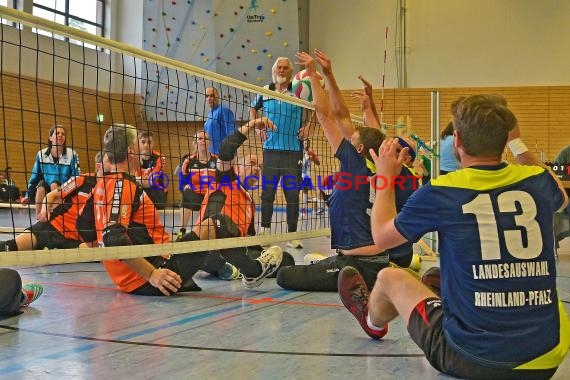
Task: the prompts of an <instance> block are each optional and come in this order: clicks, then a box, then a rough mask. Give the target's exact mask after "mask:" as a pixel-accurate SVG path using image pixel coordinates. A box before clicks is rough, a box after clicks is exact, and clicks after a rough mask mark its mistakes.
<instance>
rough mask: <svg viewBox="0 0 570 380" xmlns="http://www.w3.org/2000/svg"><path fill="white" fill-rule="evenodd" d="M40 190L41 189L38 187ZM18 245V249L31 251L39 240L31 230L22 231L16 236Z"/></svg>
mask: <svg viewBox="0 0 570 380" xmlns="http://www.w3.org/2000/svg"><path fill="white" fill-rule="evenodd" d="M38 190H39V189H38ZM14 240H15V241H16V245H17V246H18V251H29V250H32V249H34V247H35V246H36V244H37V242H38V240H37V239H36V235H34V234H33V233H31V232H22V233H21V234H19V235H18V236H16V239H14Z"/></svg>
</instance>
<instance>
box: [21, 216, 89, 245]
mask: <svg viewBox="0 0 570 380" xmlns="http://www.w3.org/2000/svg"><path fill="white" fill-rule="evenodd" d="M26 230H27V231H30V232H32V233H33V234H34V236H35V237H36V240H37V243H36V246H35V247H34V249H44V248H48V249H54V248H59V249H66V248H77V247H79V244H81V242H80V241H78V240H72V239H66V238H65V237H64V236H63V235H62V234H61V233H60V232H59V231H58V230H56V229H55V228H54V227H53V226H52V225H51V224H49V223H46V222H37V223H36V224H34V225H33V226H31V227H30V228H28V229H26Z"/></svg>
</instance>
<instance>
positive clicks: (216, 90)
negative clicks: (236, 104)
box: [204, 86, 220, 98]
mask: <svg viewBox="0 0 570 380" xmlns="http://www.w3.org/2000/svg"><path fill="white" fill-rule="evenodd" d="M209 88H211V89H212V91H213V92H214V95H215V96H216V97H218V98H219V97H220V91H218V89H217V88H216V87H212V86H208V87H206V88H205V89H204V95H206V90H207V89H209Z"/></svg>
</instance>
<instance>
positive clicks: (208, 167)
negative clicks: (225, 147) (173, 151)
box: [180, 154, 218, 194]
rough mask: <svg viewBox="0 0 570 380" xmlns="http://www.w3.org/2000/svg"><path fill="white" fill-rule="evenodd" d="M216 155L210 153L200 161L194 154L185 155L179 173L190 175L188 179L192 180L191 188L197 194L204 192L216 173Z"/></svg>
mask: <svg viewBox="0 0 570 380" xmlns="http://www.w3.org/2000/svg"><path fill="white" fill-rule="evenodd" d="M217 162H218V157H217V156H216V155H213V154H210V157H209V158H208V160H207V161H206V162H201V161H200V160H199V159H198V156H197V155H196V154H193V155H191V156H189V157H186V158H185V159H184V160H183V162H182V166H181V171H180V173H181V175H183V176H190V178H189V181H190V182H192V190H193V191H194V192H196V193H199V194H206V192H207V191H208V187H209V186H208V185H209V184H210V183H211V182H213V181H211V180H210V179H214V177H215V175H216V165H217Z"/></svg>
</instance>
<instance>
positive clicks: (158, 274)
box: [121, 257, 182, 296]
mask: <svg viewBox="0 0 570 380" xmlns="http://www.w3.org/2000/svg"><path fill="white" fill-rule="evenodd" d="M121 261H122V262H123V263H125V264H126V265H127V266H128V267H129V268H131V269H132V270H133V271H134V272H135V273H137V274H138V275H139V276H141V277H142V278H144V279H145V280H147V281H148V282H150V284H151V285H152V286H154V287H155V288H158V290H160V291H161V292H162V294H164V295H166V296H169V295H170V294H171V293H176V292H177V291H178V289H179V288H180V287H181V286H182V278H180V276H179V275H178V274H177V273H176V272H173V271H171V270H169V269H163V268H155V267H154V266H153V265H152V264H151V263H150V262H149V261H147V260H146V259H144V258H142V257H138V258H134V259H123V260H121Z"/></svg>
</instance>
